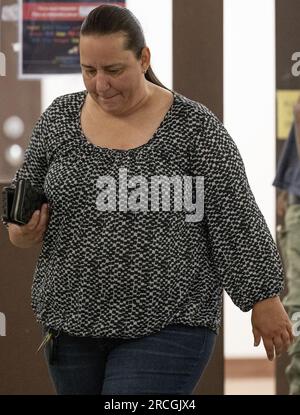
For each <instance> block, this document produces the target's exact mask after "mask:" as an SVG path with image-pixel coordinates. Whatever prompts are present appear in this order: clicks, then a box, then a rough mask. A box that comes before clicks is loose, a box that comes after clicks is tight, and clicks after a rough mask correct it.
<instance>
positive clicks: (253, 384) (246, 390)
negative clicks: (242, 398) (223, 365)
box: [224, 378, 275, 395]
mask: <svg viewBox="0 0 300 415" xmlns="http://www.w3.org/2000/svg"><path fill="white" fill-rule="evenodd" d="M224 392H225V395H274V394H275V378H242V379H239V378H229V379H226V381H225V391H224Z"/></svg>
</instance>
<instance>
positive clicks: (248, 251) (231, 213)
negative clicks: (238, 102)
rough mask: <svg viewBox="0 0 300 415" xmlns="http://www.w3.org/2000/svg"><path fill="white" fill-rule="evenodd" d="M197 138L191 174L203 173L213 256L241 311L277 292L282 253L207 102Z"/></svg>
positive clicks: (233, 146) (232, 146) (280, 282)
mask: <svg viewBox="0 0 300 415" xmlns="http://www.w3.org/2000/svg"><path fill="white" fill-rule="evenodd" d="M202 108H203V113H202V115H203V118H202V119H201V122H200V125H201V127H200V131H199V134H198V135H197V137H196V139H195V141H194V149H193V154H192V165H193V174H197V175H201V176H204V218H203V220H205V224H206V226H207V231H208V235H209V246H210V250H211V255H212V261H213V263H214V265H215V267H216V272H217V275H218V276H219V278H221V282H222V285H223V288H224V289H225V291H226V292H227V293H228V294H229V296H230V297H231V299H232V301H233V302H234V304H235V305H236V306H238V307H239V308H240V309H241V310H242V311H249V310H250V309H251V308H252V307H253V305H254V304H255V303H256V302H258V301H260V300H263V299H265V298H269V297H272V296H275V295H278V294H279V293H280V291H281V290H282V288H283V285H284V274H283V269H282V264H281V260H280V256H279V253H278V250H277V247H276V244H275V242H274V240H273V238H272V235H271V233H270V231H269V229H268V226H267V224H266V221H265V219H264V217H263V215H262V213H261V211H260V209H259V208H258V206H257V203H256V201H255V198H254V196H253V193H252V191H251V189H250V186H249V183H248V180H247V177H246V172H245V167H244V164H243V160H242V158H241V156H240V153H239V151H238V149H237V146H236V144H235V143H234V141H233V139H232V138H231V137H230V135H229V134H228V132H227V131H226V129H225V128H224V126H223V125H222V123H221V122H220V121H219V120H218V119H217V117H216V116H215V115H214V114H212V113H211V112H210V111H209V110H208V109H207V108H206V107H204V106H202Z"/></svg>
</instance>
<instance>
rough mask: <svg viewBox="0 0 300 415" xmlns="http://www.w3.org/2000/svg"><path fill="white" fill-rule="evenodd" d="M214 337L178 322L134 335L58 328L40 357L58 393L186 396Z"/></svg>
mask: <svg viewBox="0 0 300 415" xmlns="http://www.w3.org/2000/svg"><path fill="white" fill-rule="evenodd" d="M43 331H44V333H45V330H43ZM216 337H217V335H216V334H215V332H213V331H212V330H210V329H209V328H207V327H202V326H199V327H190V326H186V325H183V324H171V325H169V326H166V327H164V328H163V329H161V330H160V331H158V332H156V333H153V334H150V335H148V336H144V337H139V338H134V339H122V338H92V337H78V336H70V335H68V334H66V333H63V332H60V333H58V335H57V337H56V338H54V341H53V342H52V341H50V342H48V343H47V344H46V346H45V349H44V355H45V358H46V363H47V367H48V371H49V374H50V378H51V380H52V382H53V384H54V387H55V390H56V393H57V394H58V395H71V394H72V395H73V394H77V395H86V394H88V395H99V394H102V395H122V394H123V395H147V394H149V395H159V394H176V395H181V394H183V395H185V394H188V395H192V392H193V389H194V388H195V386H196V385H197V383H198V380H199V379H200V377H201V375H202V373H203V371H204V369H205V367H206V365H207V363H208V361H209V359H210V357H211V354H212V351H213V349H214V346H215V340H216Z"/></svg>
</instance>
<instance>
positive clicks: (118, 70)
mask: <svg viewBox="0 0 300 415" xmlns="http://www.w3.org/2000/svg"><path fill="white" fill-rule="evenodd" d="M119 72H121V69H111V70H109V71H108V73H110V74H112V75H115V74H117V73H119Z"/></svg>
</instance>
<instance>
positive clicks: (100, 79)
mask: <svg viewBox="0 0 300 415" xmlns="http://www.w3.org/2000/svg"><path fill="white" fill-rule="evenodd" d="M109 88H110V85H109V82H108V80H107V77H106V76H105V75H104V74H103V73H99V72H98V73H97V75H96V89H97V91H98V92H102V91H106V90H107V89H109Z"/></svg>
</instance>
